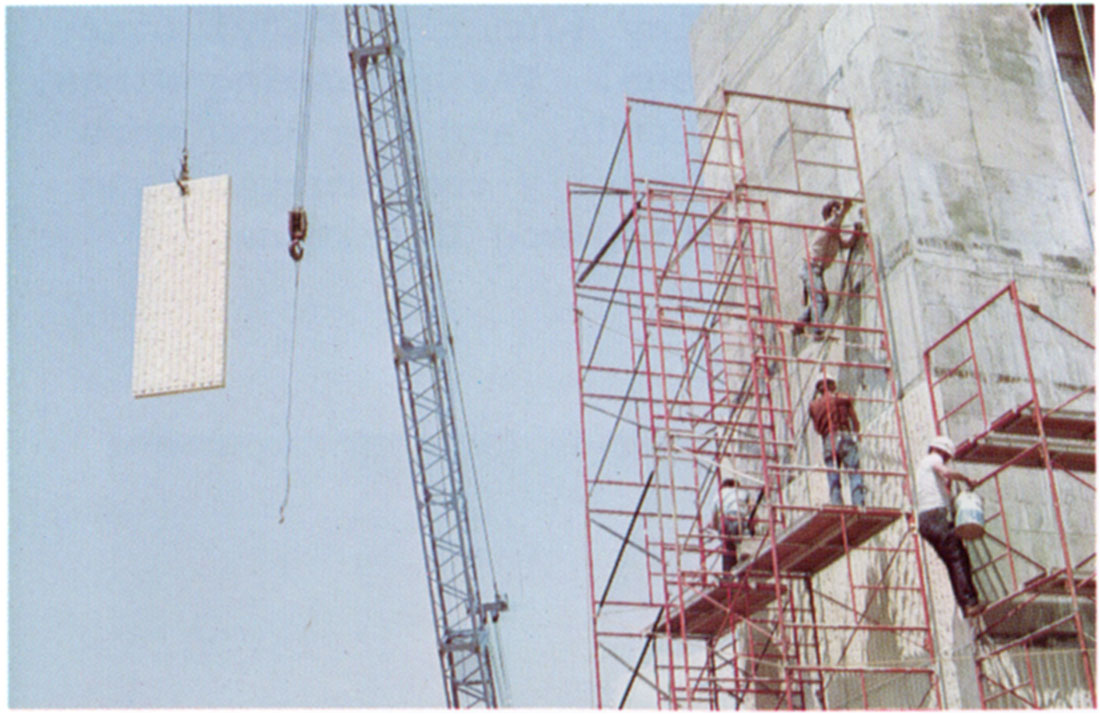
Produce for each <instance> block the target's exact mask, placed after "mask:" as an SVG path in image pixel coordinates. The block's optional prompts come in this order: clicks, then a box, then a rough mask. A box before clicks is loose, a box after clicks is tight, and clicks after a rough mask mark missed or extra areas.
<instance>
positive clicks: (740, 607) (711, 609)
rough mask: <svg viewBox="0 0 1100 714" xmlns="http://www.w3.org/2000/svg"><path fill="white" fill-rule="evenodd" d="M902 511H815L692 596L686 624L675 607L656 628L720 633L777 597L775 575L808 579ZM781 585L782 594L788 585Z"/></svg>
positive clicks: (847, 508) (686, 608)
mask: <svg viewBox="0 0 1100 714" xmlns="http://www.w3.org/2000/svg"><path fill="white" fill-rule="evenodd" d="M901 515H902V512H901V511H900V510H897V509H891V508H852V507H850V506H834V505H826V506H822V507H821V508H820V509H818V510H814V511H810V512H808V513H806V514H804V515H803V516H801V517H800V518H799V519H798V520H796V521H795V522H794V523H793V524H792V525H791V526H790V527H788V528H787V529H786V530H784V531H783V532H782V533H781V534H780V535H779V537H778V538H776V540H775V543H774V546H773V544H772V542H771V539H769V538H765V539H764V540H763V542H762V544H761V547H760V548H759V549H758V550H757V551H756V552H755V553H753V554H752V555H751V556H750V557H749V558H747V559H746V560H744V561H743V562H741V563H740V564H738V565H737V566H736V567H735V568H734V569H733V570H732V571H731V573H730V574H729V580H728V581H727V582H724V583H721V584H719V585H717V586H715V587H714V588H712V589H710V590H708V591H706V592H703V593H700V594H699V595H697V596H696V597H693V598H690V599H688V600H687V602H686V603H685V605H684V609H683V624H682V625H681V617H680V611H679V610H675V611H673V612H670V613H669V615H668V617H667V618H665V619H662V620H661V621H659V622H658V623H657V625H656V626H655V627H654V630H655V631H661V632H663V631H666V630H667V631H670V632H671V633H672V634H673V636H675V637H683V636H688V637H691V636H708V637H709V636H713V635H716V634H720V633H721V632H722V631H724V630H728V629H729V627H730V625H731V624H736V623H737V622H738V621H739V620H740V619H744V618H746V617H749V616H751V615H752V614H753V613H755V612H757V611H759V610H760V609H761V608H763V607H766V606H768V605H769V604H771V603H772V601H774V600H775V599H776V594H777V593H776V587H777V585H776V583H775V580H774V575H773V574H774V573H776V572H778V573H780V574H781V576H790V577H805V576H808V575H813V574H815V573H818V572H821V571H822V570H824V569H825V568H827V567H829V566H830V565H832V564H833V563H834V562H836V561H837V560H839V559H841V558H842V557H844V555H845V554H846V553H849V552H851V551H852V550H853V549H855V548H858V547H859V546H861V545H863V544H864V543H866V542H867V541H868V540H870V539H871V538H873V537H874V536H875V535H877V534H878V533H880V532H881V531H883V530H884V529H886V528H887V527H888V526H889V525H890V524H891V523H893V522H894V521H896V520H897V519H898V518H900V517H901ZM773 555H774V557H773ZM762 581H763V582H762ZM779 587H780V590H779V592H780V593H782V592H783V591H784V589H783V588H782V586H779Z"/></svg>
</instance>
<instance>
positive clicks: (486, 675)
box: [345, 6, 505, 708]
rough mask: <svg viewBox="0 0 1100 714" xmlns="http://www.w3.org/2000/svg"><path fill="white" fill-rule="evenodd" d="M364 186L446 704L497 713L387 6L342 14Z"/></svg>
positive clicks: (426, 231) (489, 612)
mask: <svg viewBox="0 0 1100 714" xmlns="http://www.w3.org/2000/svg"><path fill="white" fill-rule="evenodd" d="M345 19H346V25H347V39H348V47H349V56H350V59H351V72H352V77H353V80H354V83H355V94H356V99H357V104H358V113H359V128H360V133H361V135H362V140H363V155H364V158H365V161H366V169H367V183H368V184H369V188H370V199H371V207H372V212H373V218H374V228H375V235H376V238H377V246H378V258H379V263H380V265H381V269H382V285H383V290H384V292H385V297H386V308H387V310H388V312H389V323H390V334H391V337H392V339H393V345H394V367H395V368H396V371H397V382H398V391H399V393H400V395H401V409H402V414H403V416H404V426H405V434H406V437H407V444H408V452H409V464H410V467H411V471H412V481H413V491H414V493H415V496H416V502H417V503H416V505H417V514H418V515H419V519H420V531H421V545H422V547H423V551H424V561H425V565H426V568H427V572H428V585H429V592H430V594H431V601H432V612H433V615H434V618H435V631H436V639H437V645H438V652H439V659H440V665H441V667H442V670H443V684H444V689H445V691H446V694H447V705H448V706H449V707H456V708H469V707H477V706H487V707H495V706H498V701H497V696H498V694H497V687H496V684H495V682H494V674H493V668H492V664H491V659H490V652H489V645H488V636H487V627H488V624H489V620H490V619H495V617H496V615H497V613H498V612H499V611H500V610H502V609H504V607H505V605H504V603H503V602H502V601H501V600H499V599H496V600H495V601H494V602H492V603H489V604H483V603H482V601H481V594H480V591H479V588H478V578H477V568H476V565H475V561H474V550H473V543H472V539H471V531H470V523H469V515H468V513H467V506H466V495H465V491H464V489H463V479H462V467H461V462H460V459H459V450H458V438H457V437H458V435H457V429H456V425H455V419H454V408H453V403H452V398H451V392H450V385H449V383H448V370H447V362H448V359H449V354H450V353H449V351H448V346H447V345H448V343H447V341H446V335H445V333H444V330H443V327H444V324H443V320H442V319H441V315H440V307H441V295H440V292H439V285H438V283H437V276H436V274H435V272H434V271H433V267H434V266H435V255H434V240H433V236H432V227H431V221H430V218H429V214H428V211H427V209H426V205H425V201H424V195H423V192H422V186H421V177H420V173H419V166H420V164H419V159H418V156H417V147H416V140H415V136H414V133H413V123H412V116H411V112H410V108H409V100H408V92H407V89H406V83H405V70H404V65H403V63H402V59H401V52H400V49H399V45H398V32H397V23H396V18H395V16H394V9H393V8H392V7H382V6H349V7H347V8H346V9H345Z"/></svg>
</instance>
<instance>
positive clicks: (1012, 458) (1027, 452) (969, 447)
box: [955, 401, 1096, 473]
mask: <svg viewBox="0 0 1100 714" xmlns="http://www.w3.org/2000/svg"><path fill="white" fill-rule="evenodd" d="M1041 419H1042V424H1043V434H1044V435H1045V436H1046V438H1047V439H1048V442H1047V451H1048V453H1049V454H1050V461H1051V464H1052V465H1054V466H1057V467H1061V468H1065V469H1068V470H1070V471H1081V472H1086V473H1095V472H1096V446H1095V445H1096V417H1095V415H1093V414H1090V413H1087V412H1067V411H1059V412H1058V413H1056V414H1049V413H1048V414H1046V415H1044V416H1042V417H1041ZM1038 421H1039V420H1037V419H1036V414H1035V409H1034V406H1033V404H1032V402H1031V401H1028V402H1025V403H1023V404H1021V405H1020V406H1018V407H1016V408H1015V409H1010V410H1008V411H1007V412H1005V413H1004V414H1002V415H1001V416H999V417H997V418H996V419H994V420H993V421H992V422H991V423H990V425H989V428H988V429H986V430H985V431H983V432H981V433H979V434H976V435H974V436H972V437H970V438H968V439H967V440H966V441H963V442H962V443H960V444H959V445H958V447H956V449H955V460H956V461H962V462H968V463H979V464H1008V463H1011V464H1012V465H1014V466H1021V467H1025V468H1043V467H1044V466H1045V464H1044V463H1043V453H1042V450H1040V449H1038V448H1036V442H1035V441H1033V439H1035V438H1038V437H1039V427H1038ZM1051 439H1055V440H1057V441H1049V440H1051Z"/></svg>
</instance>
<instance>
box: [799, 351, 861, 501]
mask: <svg viewBox="0 0 1100 714" xmlns="http://www.w3.org/2000/svg"><path fill="white" fill-rule="evenodd" d="M809 412H810V419H811V420H812V421H813V425H814V430H815V431H816V432H817V433H818V434H819V435H820V436H821V453H822V454H824V456H825V466H826V467H827V468H828V471H827V472H826V473H827V475H828V478H829V501H830V502H831V503H832V504H833V505H835V506H842V505H844V499H843V498H842V496H841V488H840V473H841V469H843V470H844V472H845V473H846V474H847V475H848V485H849V486H850V488H851V498H852V505H853V506H856V507H862V506H863V505H864V497H865V489H864V487H863V475H862V474H861V473H860V472H859V443H858V441H857V439H858V434H859V417H858V416H856V408H855V404H854V403H853V400H852V397H851V396H849V395H847V394H845V393H844V392H840V391H837V388H836V377H835V376H834V375H832V374H830V373H825V374H823V375H822V376H821V377H820V378H819V379H818V380H817V384H816V385H815V387H814V399H813V401H812V402H810V408H809Z"/></svg>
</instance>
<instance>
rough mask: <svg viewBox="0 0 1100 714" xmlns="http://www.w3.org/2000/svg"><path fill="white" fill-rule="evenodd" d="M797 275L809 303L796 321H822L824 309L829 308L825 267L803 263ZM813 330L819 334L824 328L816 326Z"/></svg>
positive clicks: (822, 332)
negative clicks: (800, 279)
mask: <svg viewBox="0 0 1100 714" xmlns="http://www.w3.org/2000/svg"><path fill="white" fill-rule="evenodd" d="M799 277H800V278H802V289H803V290H804V291H805V295H806V297H807V299H808V301H809V304H808V305H807V306H806V309H805V310H803V311H802V314H801V315H799V316H798V321H799V322H802V323H807V322H817V323H821V322H824V320H825V311H826V310H828V309H829V294H828V293H827V292H825V268H824V267H822V266H821V265H819V264H814V265H804V266H802V272H801V273H799ZM814 332H816V333H817V334H819V335H821V334H824V332H825V330H824V329H822V328H820V327H816V328H814Z"/></svg>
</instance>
